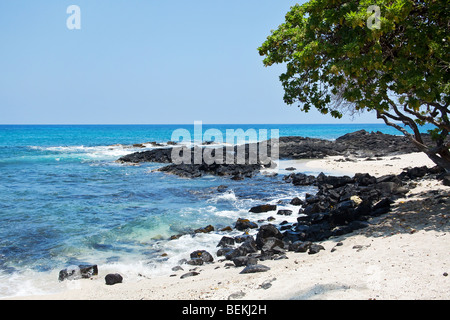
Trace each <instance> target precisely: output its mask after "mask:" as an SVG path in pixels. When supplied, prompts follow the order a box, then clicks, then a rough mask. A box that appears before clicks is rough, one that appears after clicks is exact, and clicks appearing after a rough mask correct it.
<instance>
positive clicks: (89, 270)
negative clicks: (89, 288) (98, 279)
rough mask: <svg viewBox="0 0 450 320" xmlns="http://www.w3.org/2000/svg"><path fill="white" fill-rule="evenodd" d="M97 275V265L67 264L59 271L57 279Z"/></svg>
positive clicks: (85, 277) (73, 278) (75, 278)
mask: <svg viewBox="0 0 450 320" xmlns="http://www.w3.org/2000/svg"><path fill="white" fill-rule="evenodd" d="M96 275H98V268H97V265H95V264H94V265H78V266H75V265H73V266H69V267H67V268H66V269H63V270H61V271H60V272H59V277H58V280H59V281H64V280H77V279H88V278H90V277H92V276H96Z"/></svg>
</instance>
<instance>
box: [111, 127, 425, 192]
mask: <svg viewBox="0 0 450 320" xmlns="http://www.w3.org/2000/svg"><path fill="white" fill-rule="evenodd" d="M424 139H425V141H426V142H427V143H428V142H429V140H430V138H429V137H428V136H427V135H424ZM268 142H270V143H268ZM263 144H264V149H261V148H263ZM277 144H278V145H277ZM206 145H208V144H206ZM272 145H273V146H275V147H278V155H277V156H278V157H279V158H280V159H321V158H324V157H326V156H338V155H340V156H346V157H348V156H350V155H353V156H355V157H363V158H368V157H369V158H370V157H382V156H388V155H396V154H404V153H411V152H417V151H418V150H417V148H416V147H415V146H413V145H412V144H411V143H410V142H409V141H408V139H407V138H406V137H404V136H395V135H389V134H384V133H381V132H370V133H369V132H367V131H365V130H359V131H356V132H352V133H348V134H345V135H343V136H341V137H339V138H337V139H336V140H333V141H332V140H325V139H317V138H305V137H280V138H279V139H278V141H273V140H269V141H263V142H259V143H250V144H245V145H244V146H243V147H242V148H238V146H234V147H215V148H214V147H210V146H206V147H205V146H204V145H202V146H195V147H192V148H190V147H186V146H176V145H173V144H167V147H163V148H155V149H152V150H146V151H142V152H135V153H131V154H128V155H125V156H123V157H121V158H119V159H118V160H117V162H118V163H122V164H138V163H144V162H154V163H164V164H169V165H168V166H165V167H162V168H160V169H159V170H158V171H162V172H166V173H171V174H175V175H178V176H181V177H186V178H197V177H201V176H203V175H205V174H211V175H217V176H230V177H232V179H234V180H241V179H244V178H249V177H252V176H254V175H255V174H257V173H258V172H260V171H261V170H262V169H264V168H267V167H274V165H275V164H274V163H273V162H271V160H270V157H271V154H272V150H271V148H272ZM136 146H138V144H136ZM139 147H140V146H139ZM173 148H178V149H176V153H177V154H178V155H179V156H180V158H184V156H186V157H187V159H190V160H191V161H190V162H191V163H181V164H175V163H173V161H172V160H173V159H172V151H174V149H173ZM205 148H207V149H205ZM266 149H267V152H265V153H264V154H261V155H260V154H259V150H266ZM206 150H208V155H209V156H210V157H211V159H214V160H216V158H215V157H216V155H217V158H218V159H222V161H221V162H220V161H213V163H211V162H208V161H205V160H204V159H203V156H202V159H201V161H200V163H199V162H198V161H197V162H196V161H195V159H197V158H198V156H199V155H203V154H204V152H205V151H206ZM241 150H242V151H243V152H244V157H243V158H244V159H245V161H244V163H242V161H238V156H237V155H238V154H239V152H240V151H241ZM219 151H220V153H219ZM220 155H221V156H220ZM230 155H231V156H230ZM260 156H261V157H264V158H263V159H260V158H259V157H260ZM221 157H222V158H221ZM227 157H228V158H227ZM230 157H231V159H234V160H233V161H231V162H230ZM249 159H254V161H252V162H250V161H249ZM241 160H242V159H241ZM188 162H189V161H188ZM288 169H289V170H292V169H295V168H288ZM300 183H302V184H305V185H307V184H309V182H308V177H305V179H303V180H302V181H301V182H300V181H298V185H301V184H300Z"/></svg>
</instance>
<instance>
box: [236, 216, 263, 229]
mask: <svg viewBox="0 0 450 320" xmlns="http://www.w3.org/2000/svg"><path fill="white" fill-rule="evenodd" d="M234 227H235V228H236V229H238V230H240V231H244V230H246V229H255V228H258V225H257V224H256V223H254V222H252V221H250V220H248V219H241V218H239V219H238V220H237V221H236V224H235V226H234Z"/></svg>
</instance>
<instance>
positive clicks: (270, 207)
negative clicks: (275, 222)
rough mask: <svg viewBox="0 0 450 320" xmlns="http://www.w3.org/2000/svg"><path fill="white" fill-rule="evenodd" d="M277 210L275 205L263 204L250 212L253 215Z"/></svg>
mask: <svg viewBox="0 0 450 320" xmlns="http://www.w3.org/2000/svg"><path fill="white" fill-rule="evenodd" d="M273 210H277V206H276V205H275V204H262V205H259V206H256V207H253V208H251V209H250V210H249V212H253V213H261V212H267V211H273Z"/></svg>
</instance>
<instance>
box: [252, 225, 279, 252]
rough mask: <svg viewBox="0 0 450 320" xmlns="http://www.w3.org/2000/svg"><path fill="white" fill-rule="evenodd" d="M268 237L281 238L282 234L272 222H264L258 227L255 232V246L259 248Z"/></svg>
mask: <svg viewBox="0 0 450 320" xmlns="http://www.w3.org/2000/svg"><path fill="white" fill-rule="evenodd" d="M269 237H274V238H277V239H282V238H283V234H282V233H281V232H280V230H278V228H277V227H275V226H274V225H272V224H266V225H263V226H261V227H260V228H259V231H258V233H257V234H256V246H257V247H258V249H261V248H262V247H263V246H264V243H265V240H266V239H267V238H269Z"/></svg>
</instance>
